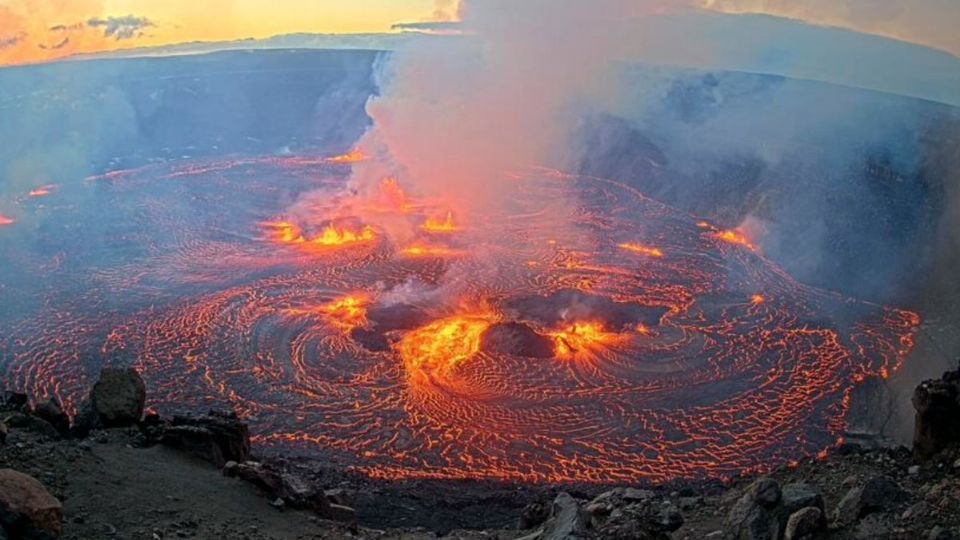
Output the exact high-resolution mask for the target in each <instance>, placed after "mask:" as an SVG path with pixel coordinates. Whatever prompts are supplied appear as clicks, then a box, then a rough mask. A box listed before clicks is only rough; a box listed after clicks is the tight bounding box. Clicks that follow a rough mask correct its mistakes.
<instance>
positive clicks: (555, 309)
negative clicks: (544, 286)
mask: <svg viewBox="0 0 960 540" xmlns="http://www.w3.org/2000/svg"><path fill="white" fill-rule="evenodd" d="M505 307H506V309H507V310H509V311H510V312H512V314H514V315H516V316H517V318H522V319H524V320H533V321H537V322H539V323H541V324H544V325H546V326H555V325H558V324H562V323H564V322H566V321H569V320H597V321H602V322H603V323H604V325H605V326H609V327H612V328H618V327H623V326H636V325H637V324H643V325H646V326H651V327H652V326H658V325H659V324H660V320H661V319H662V318H663V315H664V314H665V313H666V312H667V311H668V310H667V309H666V308H662V307H651V306H641V305H639V304H631V303H621V302H615V301H613V300H611V299H609V298H606V297H603V296H597V295H592V294H588V293H585V292H582V291H578V290H574V289H566V290H562V291H557V292H555V293H553V294H551V295H549V296H529V297H524V298H517V299H514V300H511V301H509V302H508V303H507V304H506V305H505Z"/></svg>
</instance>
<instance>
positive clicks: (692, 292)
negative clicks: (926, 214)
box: [0, 156, 919, 483]
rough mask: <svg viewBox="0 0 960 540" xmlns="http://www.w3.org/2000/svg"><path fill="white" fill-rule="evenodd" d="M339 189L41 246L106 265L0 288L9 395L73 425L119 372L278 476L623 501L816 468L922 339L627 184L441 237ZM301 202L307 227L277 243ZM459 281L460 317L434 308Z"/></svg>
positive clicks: (125, 195)
mask: <svg viewBox="0 0 960 540" xmlns="http://www.w3.org/2000/svg"><path fill="white" fill-rule="evenodd" d="M345 169H346V168H345V167H343V166H342V165H341V164H339V163H331V162H329V161H328V160H327V159H324V158H317V157H312V156H284V157H264V158H246V159H242V160H238V161H214V162H197V163H188V164H183V165H161V166H150V167H144V168H141V169H135V170H131V171H113V172H111V173H108V174H105V175H103V176H100V177H93V178H91V179H89V181H88V182H87V184H88V185H89V186H90V187H91V188H92V187H93V186H96V189H95V190H93V189H91V194H90V199H91V202H90V204H88V205H78V206H76V207H72V209H65V210H63V211H61V212H58V213H57V214H56V215H55V216H54V217H52V218H50V219H56V220H58V221H57V224H59V225H62V226H60V227H49V228H48V232H44V233H43V234H49V235H53V234H60V233H58V232H57V231H63V230H74V228H76V227H79V225H78V224H82V223H90V222H96V223H99V224H102V226H103V227H109V230H111V231H116V234H115V236H114V237H113V238H112V239H111V241H110V242H109V243H106V244H102V243H97V242H95V241H92V242H88V243H86V244H85V243H83V242H80V243H77V242H74V241H71V242H64V241H48V242H43V243H42V244H43V245H52V246H59V247H56V248H52V249H51V250H50V251H49V252H43V251H41V250H36V249H30V250H25V251H22V252H21V251H11V253H10V257H11V260H12V261H13V264H11V265H5V267H4V268H3V270H2V272H0V280H4V281H3V283H0V284H4V283H14V284H17V286H16V287H14V286H9V285H8V286H7V287H6V288H5V289H3V290H4V295H5V298H4V302H7V303H9V305H16V306H19V307H22V309H16V310H4V311H3V312H0V369H2V370H3V373H5V377H6V380H7V382H8V383H9V384H10V385H12V386H14V387H15V388H16V389H18V390H25V391H28V392H29V393H31V394H32V395H34V396H36V397H38V398H42V397H43V396H56V397H58V398H59V399H60V400H61V401H62V402H63V403H64V406H65V407H66V408H67V409H68V410H71V411H73V410H75V409H76V407H77V405H78V403H79V400H80V399H81V398H82V397H83V395H84V394H85V393H86V392H87V390H88V388H89V386H90V384H91V380H92V379H94V378H95V377H96V375H97V373H98V372H99V368H100V365H101V363H100V362H101V360H100V359H103V358H122V359H129V361H134V362H135V363H134V365H135V366H136V367H137V368H139V369H141V370H142V371H143V373H144V376H145V378H146V380H147V381H148V384H149V385H150V388H151V392H150V396H151V400H152V403H151V404H150V405H151V406H153V407H154V408H156V409H158V410H160V411H161V412H165V413H168V412H181V411H191V410H192V411H205V410H208V409H209V408H210V407H211V406H213V407H233V408H235V409H236V410H237V411H238V412H239V414H240V415H241V416H242V417H244V418H247V419H249V421H250V423H251V428H252V430H253V433H254V443H255V444H256V445H257V446H258V448H259V451H261V452H266V453H270V452H274V451H279V450H288V449H291V448H292V449H295V450H297V451H298V452H300V453H308V454H312V455H315V456H318V457H321V458H323V459H327V460H330V461H331V462H336V463H339V464H342V465H344V466H347V467H351V468H354V469H356V470H358V471H360V472H363V473H365V474H368V475H370V476H373V477H380V478H393V479H396V478H471V479H476V478H487V479H501V480H517V481H532V482H566V481H576V482H604V483H628V482H638V481H668V480H673V479H678V478H686V479H690V478H726V477H730V476H732V475H736V474H738V473H742V472H745V471H759V470H765V469H769V468H771V467H777V466H779V465H782V464H787V463H790V462H793V461H795V460H797V459H799V458H800V457H801V456H804V455H816V454H817V453H819V452H822V451H823V450H824V449H825V448H828V447H831V446H832V445H835V444H837V441H838V440H839V438H840V437H841V436H842V434H843V433H844V430H845V421H844V417H845V414H846V412H847V410H848V408H849V406H850V404H849V399H850V395H851V392H852V391H853V389H854V388H855V386H856V385H857V384H858V383H860V382H863V381H864V380H866V379H867V378H869V377H874V376H889V375H890V374H891V373H893V372H895V371H896V370H897V369H898V368H899V367H900V366H901V364H902V363H903V362H904V360H905V358H906V356H907V354H908V353H909V352H910V350H911V348H912V345H913V339H914V336H915V333H916V331H917V326H918V324H919V317H918V316H917V315H916V314H914V313H910V312H906V311H902V310H898V309H894V308H887V307H882V306H876V305H873V304H868V303H860V302H857V301H855V300H852V299H849V298H845V297H843V296H840V295H838V294H835V293H832V292H827V291H822V290H818V289H814V288H811V287H808V286H805V285H803V284H801V283H798V282H797V281H795V280H793V279H791V278H790V276H788V275H787V274H786V273H785V272H784V271H783V270H781V269H780V268H778V267H777V266H775V265H774V264H772V263H771V262H770V261H768V260H766V259H765V258H763V257H762V255H760V254H759V253H758V252H757V251H755V250H754V249H752V248H753V246H752V243H751V242H750V241H749V240H746V239H741V237H740V236H735V235H728V234H726V233H724V232H723V230H722V229H721V228H719V227H715V226H713V225H711V224H709V223H697V222H695V221H694V220H691V218H690V217H689V215H687V214H685V213H682V212H678V211H675V210H673V209H671V208H669V207H666V206H664V205H662V204H659V203H657V202H656V201H653V200H651V199H648V198H646V197H644V196H643V195H642V194H640V193H639V192H637V191H636V190H635V189H633V188H631V187H630V186H628V185H625V184H622V183H616V182H612V181H607V180H602V179H596V178H582V177H575V176H567V175H563V174H561V173H558V172H555V171H532V172H530V173H529V174H527V177H526V178H524V181H522V182H517V184H516V193H515V194H514V195H513V196H511V197H510V206H509V208H504V209H502V210H501V211H500V212H502V213H501V214H498V215H490V216H480V218H481V219H482V218H484V217H486V219H485V222H486V223H489V224H490V225H489V226H488V227H485V228H484V230H483V231H471V230H470V229H469V228H463V229H462V230H459V231H456V232H447V233H442V234H436V233H431V232H429V231H426V230H423V229H421V226H422V225H423V224H425V223H427V222H428V220H429V219H430V218H438V217H439V218H440V219H441V220H442V221H444V222H445V221H446V216H445V215H444V213H445V211H446V207H445V206H444V205H443V202H442V201H431V202H430V204H425V203H424V202H423V201H418V200H416V199H415V198H413V197H411V196H409V195H408V194H407V193H405V192H404V190H403V189H402V188H401V187H400V185H399V183H397V182H396V181H391V180H388V181H385V182H384V183H382V184H381V185H380V186H377V187H376V188H374V189H373V193H370V194H369V195H368V197H367V198H365V199H364V200H363V201H361V202H363V203H364V204H355V205H354V208H355V209H356V208H359V210H358V211H356V212H355V213H354V214H350V212H348V211H347V209H346V207H344V206H341V204H340V202H338V201H339V199H338V198H337V196H338V195H339V194H341V193H343V187H344V184H345V182H346V179H345V175H346V174H347V171H346V170H345ZM158 179H163V181H157V180H158ZM277 186H282V189H278V187H277ZM305 193H313V194H318V193H319V194H320V195H321V196H319V197H313V198H312V199H311V200H313V201H314V206H315V208H313V207H311V208H312V209H313V210H312V212H313V213H315V214H316V220H315V222H310V221H309V220H308V221H299V220H300V219H303V214H296V215H297V216H298V219H295V218H294V217H283V218H281V219H279V220H278V219H276V216H289V214H288V213H287V210H288V209H289V208H288V206H287V205H288V204H289V201H290V200H297V198H296V197H297V196H298V195H300V194H305ZM327 194H329V195H327ZM58 196H60V194H58ZM184 200H193V201H211V203H210V205H211V206H210V212H203V211H202V207H198V204H200V203H199V202H197V203H196V204H191V205H183V204H181V202H182V201H184ZM569 200H576V201H577V203H576V204H571V205H569V206H568V207H566V208H559V209H558V208H557V205H555V204H554V205H552V206H551V205H550V203H551V202H553V201H569ZM104 207H109V208H111V212H109V213H106V214H104V213H103V212H102V210H101V209H102V208H104ZM198 208H200V210H198ZM438 209H442V210H439V211H438ZM376 216H385V217H384V219H386V220H388V221H389V220H392V221H398V220H399V221H403V222H404V223H406V224H408V230H409V231H413V234H414V235H416V234H423V235H424V237H422V238H404V239H403V240H402V241H399V240H396V239H395V238H391V237H390V236H389V234H388V233H387V232H386V229H384V228H383V227H381V226H380V223H379V222H378V221H376V219H375V218H376ZM270 220H273V221H270ZM454 224H455V225H457V224H456V223H454ZM328 227H331V229H327V228H328ZM368 227H369V228H368ZM381 229H383V230H381ZM611 231H615V234H611ZM4 234H5V235H11V234H12V235H17V234H20V232H19V230H18V229H16V228H9V230H5V231H4ZM612 236H615V237H616V238H612ZM441 238H442V240H443V242H442V243H441V242H438V241H437V240H438V239H441ZM477 238H479V241H477ZM51 240H54V239H53V238H51ZM624 241H627V242H638V243H636V244H633V246H634V247H637V248H638V249H630V248H626V247H624V246H623V245H620V244H618V242H624ZM647 242H650V244H647ZM75 244H76V247H74V245H75ZM87 244H89V245H87ZM440 245H442V246H443V247H444V248H448V249H451V250H455V251H457V252H458V255H457V256H456V257H450V256H440V255H442V253H441V252H439V251H437V252H435V253H430V251H431V250H430V249H428V247H429V246H433V247H437V246H440ZM418 246H419V247H420V248H422V250H419V251H418V252H417V254H419V255H420V256H414V254H412V253H403V250H404V249H407V248H411V247H413V248H416V247H418ZM641 248H642V249H641ZM648 249H649V250H648ZM86 250H91V251H86ZM652 250H658V251H652ZM657 252H660V253H662V254H663V255H664V256H662V257H661V256H657V255H656V253H657ZM449 283H454V284H456V285H457V287H456V295H457V297H456V298H455V300H456V305H457V306H462V307H460V308H458V309H451V307H450V304H449V303H446V304H444V303H442V302H438V301H437V291H442V290H443V286H444V285H446V284H449ZM23 284H29V285H23ZM418 291H419V292H422V293H423V294H420V295H418V294H416V293H417V292H418ZM37 298H42V299H43V301H42V302H37V301H36V299H37ZM444 306H446V307H444ZM469 306H474V307H473V308H471V307H469ZM475 306H483V308H482V309H480V308H476V307H475ZM491 336H495V337H496V336H499V337H498V339H500V341H496V342H494V341H493V338H492V337H491Z"/></svg>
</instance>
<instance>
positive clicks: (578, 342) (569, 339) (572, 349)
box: [550, 322, 618, 358]
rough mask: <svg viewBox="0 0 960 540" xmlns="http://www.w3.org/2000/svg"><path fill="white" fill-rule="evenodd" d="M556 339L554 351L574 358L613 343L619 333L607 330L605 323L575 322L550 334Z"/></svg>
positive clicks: (559, 355)
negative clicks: (604, 326)
mask: <svg viewBox="0 0 960 540" xmlns="http://www.w3.org/2000/svg"><path fill="white" fill-rule="evenodd" d="M550 335H551V337H553V341H554V353H555V354H556V355H557V357H558V358H572V357H574V356H577V355H578V354H581V353H584V352H589V351H590V350H591V349H595V348H596V347H597V346H599V345H611V344H613V343H615V342H616V341H617V338H618V336H617V334H612V333H609V332H606V331H605V330H604V328H603V323H599V322H582V323H574V324H572V325H570V326H569V327H568V328H567V329H565V330H562V331H559V332H554V333H552V334H550Z"/></svg>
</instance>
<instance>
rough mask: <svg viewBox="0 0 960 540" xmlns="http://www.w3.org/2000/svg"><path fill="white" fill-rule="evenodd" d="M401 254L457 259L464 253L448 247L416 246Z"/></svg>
mask: <svg viewBox="0 0 960 540" xmlns="http://www.w3.org/2000/svg"><path fill="white" fill-rule="evenodd" d="M400 254H401V255H405V256H407V257H455V256H458V255H461V254H462V253H461V252H459V251H457V250H455V249H450V248H448V247H446V246H431V245H427V244H416V245H413V246H409V247H406V248H404V249H402V250H400Z"/></svg>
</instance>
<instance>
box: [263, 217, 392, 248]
mask: <svg viewBox="0 0 960 540" xmlns="http://www.w3.org/2000/svg"><path fill="white" fill-rule="evenodd" d="M260 225H261V226H262V227H264V228H266V229H268V230H269V231H270V233H271V234H270V239H271V240H272V241H273V242H275V243H278V244H284V245H300V246H303V247H304V248H306V249H310V248H337V247H344V246H350V245H354V244H360V243H367V242H372V241H373V240H375V239H376V237H377V233H376V231H375V230H374V229H373V227H370V226H366V227H363V228H362V229H359V230H355V229H349V228H344V227H335V226H333V225H329V226H327V227H326V228H324V229H323V231H322V232H321V233H320V234H319V235H317V236H315V237H313V238H307V237H306V236H305V235H304V234H303V230H302V229H301V228H300V227H299V226H297V225H296V224H293V223H291V222H289V221H269V222H264V223H261V224H260Z"/></svg>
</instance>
